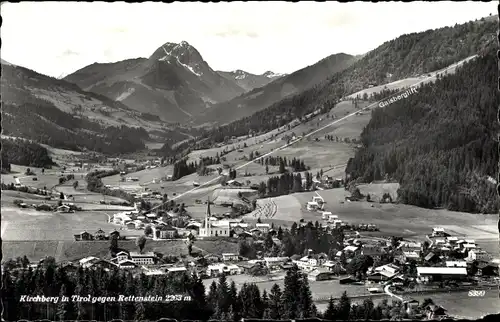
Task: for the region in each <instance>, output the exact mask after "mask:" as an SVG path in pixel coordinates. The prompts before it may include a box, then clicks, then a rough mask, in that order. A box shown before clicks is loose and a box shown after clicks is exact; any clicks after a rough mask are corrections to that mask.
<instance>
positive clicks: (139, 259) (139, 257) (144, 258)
mask: <svg viewBox="0 0 500 322" xmlns="http://www.w3.org/2000/svg"><path fill="white" fill-rule="evenodd" d="M130 258H131V259H132V261H133V262H134V263H136V264H138V265H152V264H154V259H155V254H154V253H153V252H148V253H144V254H140V253H137V252H131V253H130Z"/></svg>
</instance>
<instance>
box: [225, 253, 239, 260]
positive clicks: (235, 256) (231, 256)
mask: <svg viewBox="0 0 500 322" xmlns="http://www.w3.org/2000/svg"><path fill="white" fill-rule="evenodd" d="M239 259H240V257H239V256H238V254H233V253H223V254H222V260H223V261H224V262H231V261H238V260H239Z"/></svg>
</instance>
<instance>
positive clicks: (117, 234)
mask: <svg viewBox="0 0 500 322" xmlns="http://www.w3.org/2000/svg"><path fill="white" fill-rule="evenodd" d="M109 238H120V232H119V231H118V230H116V229H115V230H113V231H111V232H109Z"/></svg>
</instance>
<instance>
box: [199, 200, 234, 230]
mask: <svg viewBox="0 0 500 322" xmlns="http://www.w3.org/2000/svg"><path fill="white" fill-rule="evenodd" d="M210 217H211V213H210V201H209V202H207V213H206V214H205V222H204V225H203V226H202V227H200V232H199V234H198V236H199V237H216V236H217V237H218V236H220V237H230V236H231V227H230V225H229V221H226V220H220V221H218V220H210Z"/></svg>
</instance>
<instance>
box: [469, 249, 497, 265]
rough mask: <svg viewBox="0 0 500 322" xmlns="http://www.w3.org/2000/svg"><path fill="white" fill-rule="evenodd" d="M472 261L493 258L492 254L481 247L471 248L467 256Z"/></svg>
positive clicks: (485, 260)
mask: <svg viewBox="0 0 500 322" xmlns="http://www.w3.org/2000/svg"><path fill="white" fill-rule="evenodd" d="M467 259H468V260H470V261H484V262H488V261H490V260H491V256H490V254H488V253H487V252H485V251H484V250H481V249H471V250H470V251H469V254H468V256H467Z"/></svg>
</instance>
